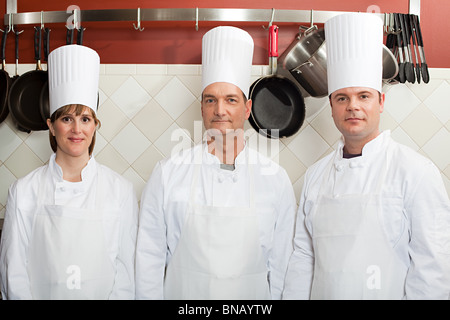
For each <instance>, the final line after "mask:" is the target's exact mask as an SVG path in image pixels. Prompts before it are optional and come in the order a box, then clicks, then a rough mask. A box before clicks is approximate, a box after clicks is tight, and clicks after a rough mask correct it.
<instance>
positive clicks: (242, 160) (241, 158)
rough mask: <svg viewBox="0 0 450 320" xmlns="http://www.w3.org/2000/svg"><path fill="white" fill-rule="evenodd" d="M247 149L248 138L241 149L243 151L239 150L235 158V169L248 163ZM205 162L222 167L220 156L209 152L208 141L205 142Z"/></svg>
mask: <svg viewBox="0 0 450 320" xmlns="http://www.w3.org/2000/svg"><path fill="white" fill-rule="evenodd" d="M247 149H248V144H247V140H245V141H244V148H243V149H242V150H241V152H239V154H238V155H237V157H236V159H234V166H235V170H236V169H237V168H238V167H239V166H241V165H243V164H246V163H247V160H246V159H247V157H246V154H247ZM203 163H205V164H209V165H214V166H217V168H220V164H221V163H220V160H219V158H217V157H216V156H215V155H213V154H211V153H209V152H208V144H207V143H206V142H205V143H203Z"/></svg>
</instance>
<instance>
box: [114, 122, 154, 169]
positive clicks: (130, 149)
mask: <svg viewBox="0 0 450 320" xmlns="http://www.w3.org/2000/svg"><path fill="white" fill-rule="evenodd" d="M110 144H111V145H112V146H113V147H114V149H116V150H117V151H118V152H119V153H120V155H121V156H122V157H123V158H124V159H125V160H126V161H127V162H128V163H133V162H134V161H135V160H136V159H137V158H138V157H139V156H140V155H141V154H142V153H143V152H144V151H145V149H147V148H148V147H149V146H150V145H151V142H150V141H149V140H148V139H147V138H146V137H145V136H144V134H143V133H142V132H141V131H139V129H138V128H136V126H135V125H134V124H133V123H132V122H130V123H128V124H127V125H126V126H125V128H123V129H122V130H121V131H120V132H119V133H118V134H117V135H116V136H115V137H114V139H112V140H111V142H110Z"/></svg>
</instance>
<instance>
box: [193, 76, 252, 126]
mask: <svg viewBox="0 0 450 320" xmlns="http://www.w3.org/2000/svg"><path fill="white" fill-rule="evenodd" d="M251 108H252V101H251V100H247V99H246V98H245V96H244V94H243V93H242V91H241V89H239V88H238V87H237V86H236V85H234V84H231V83H227V82H215V83H212V84H210V85H209V86H207V87H206V88H205V90H203V94H202V117H203V124H204V125H205V128H206V130H211V129H215V130H219V131H220V132H221V133H222V134H229V133H235V132H236V131H237V130H243V129H244V123H245V120H247V119H248V117H249V116H250V110H251Z"/></svg>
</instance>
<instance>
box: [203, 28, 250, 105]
mask: <svg viewBox="0 0 450 320" xmlns="http://www.w3.org/2000/svg"><path fill="white" fill-rule="evenodd" d="M252 61H253V39H252V37H251V36H250V35H249V34H248V32H246V31H244V30H242V29H239V28H236V27H223V26H222V27H216V28H214V29H211V30H209V31H208V32H207V33H205V35H204V36H203V40H202V91H203V90H204V89H205V88H206V87H207V86H208V85H210V84H212V83H215V82H228V83H232V84H234V85H236V86H237V87H239V88H240V89H241V90H242V92H243V93H244V94H245V96H246V97H248V93H249V87H250V77H251V69H252Z"/></svg>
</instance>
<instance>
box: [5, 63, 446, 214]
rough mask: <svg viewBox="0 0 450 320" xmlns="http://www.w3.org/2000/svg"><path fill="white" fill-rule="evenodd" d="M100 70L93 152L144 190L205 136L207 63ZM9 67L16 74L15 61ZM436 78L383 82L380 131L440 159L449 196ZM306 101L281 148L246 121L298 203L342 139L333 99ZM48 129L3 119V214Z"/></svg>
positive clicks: (256, 72)
mask: <svg viewBox="0 0 450 320" xmlns="http://www.w3.org/2000/svg"><path fill="white" fill-rule="evenodd" d="M7 67H8V65H7ZM34 68H35V64H26V65H25V64H23V65H19V73H20V74H22V73H24V72H26V71H29V70H34ZM102 68H103V69H102V70H103V72H102V74H101V75H100V83H99V87H100V88H99V89H100V90H99V95H100V106H99V110H98V117H99V119H100V121H101V122H102V125H101V128H100V129H99V131H98V132H97V141H96V147H95V149H94V155H95V158H96V159H97V161H99V162H100V163H102V164H104V165H106V166H108V167H110V168H111V169H113V170H115V171H116V172H118V173H119V174H122V175H123V176H124V177H126V178H127V179H129V180H130V181H132V183H133V185H134V186H135V190H136V193H137V194H138V195H140V192H141V190H142V188H143V186H144V185H145V182H146V181H147V180H148V178H149V177H150V175H151V173H152V170H153V168H154V166H155V165H156V163H157V162H158V161H159V160H161V159H163V158H164V157H166V156H170V154H171V153H172V152H174V151H177V150H180V149H181V148H186V147H190V146H191V145H192V144H193V140H194V141H195V142H199V141H200V140H201V138H202V136H203V124H202V118H201V111H200V100H199V97H200V96H201V67H200V66H198V65H102ZM267 70H268V68H267V66H265V65H264V66H253V69H252V80H253V81H254V80H256V79H258V78H260V77H261V75H263V74H264V73H267ZM11 72H12V73H11V74H14V68H13V66H11ZM430 75H431V81H430V82H429V83H428V84H424V83H421V84H417V83H415V84H409V83H407V84H405V85H401V84H399V85H390V86H384V89H383V90H384V91H385V92H386V104H385V110H384V112H383V113H382V114H381V124H380V129H381V130H387V129H389V130H391V131H392V137H393V138H394V140H396V141H398V142H400V143H403V144H405V145H407V146H410V147H411V148H413V149H414V150H417V151H418V152H419V153H421V154H423V155H424V156H426V157H428V158H430V159H431V160H432V161H433V162H434V163H436V165H437V166H438V167H439V169H440V170H441V172H442V176H443V177H444V178H445V179H444V183H445V185H446V188H447V191H448V193H449V194H450V154H449V152H450V148H449V145H450V133H449V132H450V107H448V106H449V103H448V101H450V93H449V92H450V82H449V81H450V69H444V70H441V69H431V70H430ZM435 75H439V76H435ZM447 76H448V77H447ZM305 104H306V119H305V122H304V124H303V126H302V127H301V128H300V130H299V131H298V132H297V133H296V134H294V135H293V136H291V137H288V138H283V139H279V140H277V141H276V143H278V147H277V148H275V146H274V148H270V147H269V148H268V146H269V144H268V142H269V141H267V139H265V138H264V137H262V136H260V135H259V134H258V133H257V132H255V130H253V128H252V127H251V126H250V125H249V123H248V122H246V124H245V128H244V129H245V134H246V136H248V137H249V143H250V144H254V145H255V146H254V147H255V148H256V149H259V150H260V151H262V152H263V153H266V154H268V155H269V157H270V158H272V159H273V160H274V161H276V162H278V163H279V164H280V165H281V166H283V167H284V168H285V169H286V171H287V172H288V175H289V178H290V179H291V182H292V184H293V187H294V191H295V194H296V197H297V200H298V199H299V197H300V194H301V190H302V187H303V178H304V174H305V172H306V169H307V168H308V167H309V166H310V165H312V164H313V163H314V162H315V161H317V160H318V159H320V158H321V157H323V156H325V155H326V154H328V153H329V152H331V151H332V150H333V149H334V148H336V144H337V141H338V140H339V138H340V133H339V132H338V131H337V129H336V128H335V126H334V123H333V120H332V118H331V111H330V105H329V102H328V98H327V97H324V98H320V99H318V98H312V97H305ZM47 134H48V133H47V131H41V132H32V133H31V134H27V133H24V132H20V131H18V130H17V128H15V125H14V124H13V123H12V119H11V118H10V117H8V118H7V119H6V120H5V121H4V122H3V123H0V213H1V212H2V210H3V212H4V205H5V203H3V202H5V201H6V197H7V190H8V188H9V185H10V184H11V183H12V182H13V181H14V180H15V179H17V177H21V176H24V175H26V174H27V173H29V172H30V171H32V170H33V169H35V168H37V167H39V166H41V165H42V164H44V163H46V162H47V161H48V158H49V157H50V154H51V149H50V146H49V143H48V135H47ZM272 142H273V141H272ZM259 143H261V145H259Z"/></svg>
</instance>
